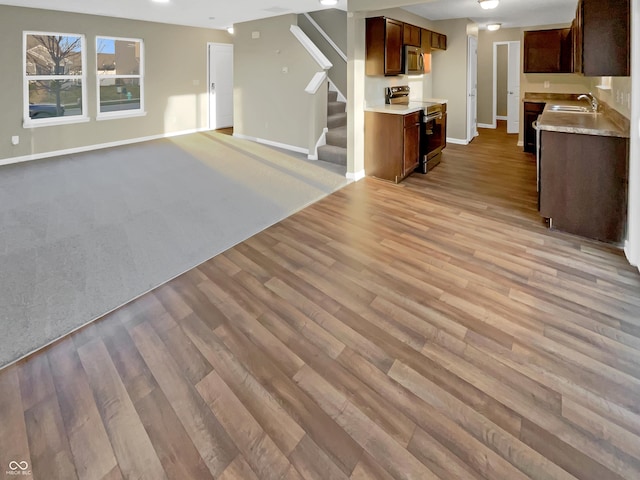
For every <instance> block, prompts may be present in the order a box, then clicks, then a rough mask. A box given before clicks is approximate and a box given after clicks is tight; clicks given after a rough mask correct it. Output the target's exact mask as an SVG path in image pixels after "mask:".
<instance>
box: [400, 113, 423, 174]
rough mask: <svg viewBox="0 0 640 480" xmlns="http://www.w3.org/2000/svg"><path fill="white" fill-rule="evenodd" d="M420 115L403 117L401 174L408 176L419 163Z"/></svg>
mask: <svg viewBox="0 0 640 480" xmlns="http://www.w3.org/2000/svg"><path fill="white" fill-rule="evenodd" d="M420 125H421V124H420V114H419V113H417V114H410V115H406V116H405V121H404V141H403V144H404V148H403V156H402V157H403V162H402V174H403V176H407V175H409V174H410V173H411V172H413V171H414V170H415V168H416V167H417V166H418V163H419V161H420Z"/></svg>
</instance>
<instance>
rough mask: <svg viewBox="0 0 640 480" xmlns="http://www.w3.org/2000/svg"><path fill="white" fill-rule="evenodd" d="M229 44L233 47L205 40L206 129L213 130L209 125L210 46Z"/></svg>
mask: <svg viewBox="0 0 640 480" xmlns="http://www.w3.org/2000/svg"><path fill="white" fill-rule="evenodd" d="M216 45H218V46H225V47H226V46H231V48H232V49H233V43H220V42H207V48H206V52H205V54H206V56H207V61H206V65H207V85H206V95H207V129H208V130H213V127H212V126H211V90H210V89H211V54H210V51H211V48H212V47H213V46H216ZM234 55H235V51H234ZM232 103H233V99H232Z"/></svg>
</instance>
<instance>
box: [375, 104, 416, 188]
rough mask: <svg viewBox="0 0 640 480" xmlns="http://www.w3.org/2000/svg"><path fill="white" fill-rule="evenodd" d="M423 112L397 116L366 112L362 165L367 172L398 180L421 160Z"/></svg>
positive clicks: (396, 181)
mask: <svg viewBox="0 0 640 480" xmlns="http://www.w3.org/2000/svg"><path fill="white" fill-rule="evenodd" d="M421 117H422V111H419V112H413V113H409V114H407V115H397V114H393V113H379V112H365V117H364V120H365V125H364V131H365V134H364V139H365V144H364V159H365V161H364V168H365V171H366V172H367V175H370V176H374V177H378V178H382V179H384V180H390V181H392V182H395V183H398V182H399V181H401V180H402V179H403V178H405V177H406V176H407V175H409V174H411V173H412V172H413V171H414V170H415V168H416V167H417V166H418V163H419V161H420V126H421Z"/></svg>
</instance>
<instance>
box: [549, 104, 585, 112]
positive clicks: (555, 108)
mask: <svg viewBox="0 0 640 480" xmlns="http://www.w3.org/2000/svg"><path fill="white" fill-rule="evenodd" d="M549 110H551V111H552V112H571V113H594V112H593V111H592V110H590V109H589V108H587V107H580V106H578V105H551V106H550V107H549Z"/></svg>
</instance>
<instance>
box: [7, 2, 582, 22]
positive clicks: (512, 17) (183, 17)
mask: <svg viewBox="0 0 640 480" xmlns="http://www.w3.org/2000/svg"><path fill="white" fill-rule="evenodd" d="M396 3H398V2H396ZM400 3H402V2H400ZM0 4H4V5H15V6H20V7H32V8H44V9H48V10H60V11H65V12H78V13H89V14H94V15H106V16H110V17H121V18H132V19H137V20H146V21H152V22H161V23H173V24H178V25H191V26H195V27H205V28H219V29H225V28H227V27H229V26H231V25H233V24H234V23H239V22H245V21H248V20H256V19H258V18H266V17H272V16H276V15H283V14H285V13H303V12H312V11H316V10H321V9H322V8H339V9H341V10H346V9H347V0H338V5H337V6H336V7H323V6H322V5H320V3H319V1H318V0H169V2H168V3H155V2H153V1H152V0H106V1H105V0H103V1H97V0H56V2H52V1H51V0H8V1H3V0H0ZM576 4H577V0H501V2H500V5H499V6H498V8H496V9H495V10H482V9H481V8H480V6H479V5H478V2H477V0H431V1H430V2H429V3H424V4H418V5H413V6H409V7H404V8H405V9H406V10H408V11H410V12H412V13H415V14H417V15H420V16H422V17H425V18H428V19H430V20H446V19H451V18H470V19H471V20H474V21H476V22H477V23H478V24H479V25H480V27H481V28H483V27H484V25H486V24H487V23H494V22H500V23H502V25H503V27H504V28H508V27H521V26H532V25H548V24H555V23H567V22H570V21H571V19H572V18H573V16H574V13H575V7H576Z"/></svg>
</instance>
